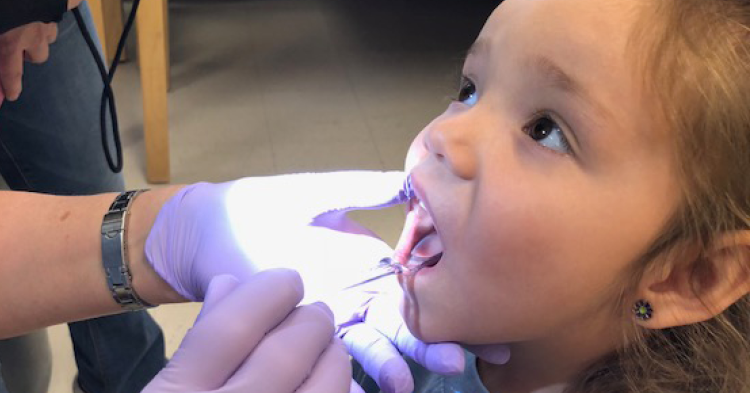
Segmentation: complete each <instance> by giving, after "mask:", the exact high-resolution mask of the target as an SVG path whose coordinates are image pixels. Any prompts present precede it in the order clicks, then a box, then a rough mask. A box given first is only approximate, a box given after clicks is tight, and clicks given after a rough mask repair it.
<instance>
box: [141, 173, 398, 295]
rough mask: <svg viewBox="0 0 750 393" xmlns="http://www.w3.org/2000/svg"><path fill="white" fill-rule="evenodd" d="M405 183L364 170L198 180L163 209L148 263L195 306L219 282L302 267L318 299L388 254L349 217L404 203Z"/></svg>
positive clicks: (385, 247) (152, 235)
mask: <svg viewBox="0 0 750 393" xmlns="http://www.w3.org/2000/svg"><path fill="white" fill-rule="evenodd" d="M404 180H405V175H404V174H403V173H402V172H390V173H382V172H363V171H360V172H334V173H320V174H294V175H283V176H272V177H258V178H245V179H240V180H237V181H232V182H227V183H219V184H211V183H198V184H193V185H190V186H187V187H185V188H183V189H181V190H180V191H179V192H178V193H177V194H175V196H173V197H172V198H171V199H170V200H169V201H167V202H166V203H165V204H164V206H163V207H162V208H161V211H160V212H159V214H158V216H157V218H156V221H155V222H154V225H153V227H152V229H151V232H150V233H149V236H148V239H147V240H146V246H145V253H146V259H147V260H148V261H149V262H150V264H151V265H152V266H153V267H154V270H155V271H156V272H157V273H158V274H159V275H160V276H161V277H162V278H163V279H164V280H165V281H166V282H167V283H168V284H169V285H171V286H172V287H173V288H174V289H175V290H176V291H177V292H178V293H179V294H181V295H182V296H183V297H185V298H186V299H189V300H192V301H200V300H202V299H203V297H204V295H205V293H206V290H207V289H208V283H209V282H210V281H211V279H213V278H214V277H216V276H219V275H223V274H229V275H232V276H234V277H237V278H238V279H239V280H240V281H244V280H246V279H247V278H249V277H250V276H252V275H253V274H255V273H257V272H258V271H262V270H266V269H270V268H278V267H285V268H290V269H294V270H297V271H298V272H299V273H300V275H301V276H302V279H303V281H304V282H305V293H306V294H307V299H308V300H320V299H322V298H324V297H325V296H326V295H328V294H330V293H331V292H336V291H338V290H339V289H341V288H344V287H345V286H347V285H349V284H351V283H352V282H354V281H355V280H356V279H357V278H359V277H361V274H362V272H363V271H364V270H366V269H368V268H370V267H373V266H375V265H376V263H377V261H378V260H379V259H380V258H383V257H385V256H388V255H391V253H392V252H393V251H392V250H391V248H390V247H388V245H386V244H385V243H383V242H382V241H380V240H379V239H377V238H374V235H373V234H372V233H371V232H370V231H368V230H367V229H366V228H363V227H361V226H359V225H357V224H355V223H353V222H352V221H350V220H348V219H346V216H345V212H346V211H347V210H351V209H352V208H354V207H361V208H373V209H374V208H379V207H384V206H390V205H394V204H397V203H401V202H403V201H404V199H405V198H404V197H403V196H401V197H399V191H400V190H401V189H402V188H403V183H404Z"/></svg>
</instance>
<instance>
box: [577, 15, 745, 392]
mask: <svg viewBox="0 0 750 393" xmlns="http://www.w3.org/2000/svg"><path fill="white" fill-rule="evenodd" d="M644 4H645V5H644V7H643V9H642V11H643V12H644V17H643V18H641V19H640V22H639V26H636V28H635V29H634V33H633V37H632V39H631V49H633V52H634V54H636V53H637V54H639V55H640V56H641V57H637V56H636V57H634V58H637V59H638V61H637V63H638V65H639V67H638V69H639V72H641V73H642V76H643V80H644V83H645V86H646V88H647V91H649V92H651V93H653V94H655V95H656V97H658V98H659V101H660V105H661V107H660V109H661V110H660V113H661V114H662V115H663V119H662V120H664V121H665V123H666V124H667V125H668V128H669V133H670V134H669V135H670V137H671V138H672V140H673V141H674V146H675V149H674V151H675V157H674V162H675V164H676V167H677V169H678V171H679V173H680V175H681V180H682V197H683V200H682V205H681V207H680V209H679V210H678V211H677V212H676V214H675V215H674V217H673V218H672V220H671V221H670V223H669V225H668V226H667V228H665V230H664V231H663V234H662V236H660V237H659V238H658V239H656V241H655V242H654V243H653V244H652V246H651V247H650V248H649V249H648V251H647V252H645V253H644V255H643V257H642V258H641V259H640V260H639V261H638V262H637V263H635V264H634V266H633V271H632V274H631V277H630V278H629V280H628V283H627V284H626V285H624V286H623V289H622V292H621V293H620V294H619V297H618V302H619V306H620V309H621V310H624V309H629V307H627V305H629V304H631V303H632V301H634V300H635V299H634V298H633V297H634V296H635V295H634V288H635V285H636V284H637V282H638V281H639V280H640V278H641V277H643V275H644V273H645V272H646V271H647V270H648V269H653V268H655V267H658V266H656V265H658V264H665V263H668V264H671V265H672V266H675V265H682V266H680V267H681V268H685V269H691V270H690V271H692V281H693V288H694V289H698V288H701V286H702V284H704V283H706V282H707V280H711V279H713V280H721V279H722V278H721V277H712V273H711V272H712V269H711V266H710V265H709V264H708V263H707V262H706V258H704V257H703V256H704V255H708V252H709V250H710V247H711V246H712V245H713V244H715V242H716V241H717V239H719V237H720V236H722V235H723V234H727V233H731V232H734V231H747V230H750V1H743V0H650V1H648V2H644ZM684 245H690V247H689V251H686V250H685V247H684ZM688 256H689V257H688ZM727 263H737V264H741V268H742V269H745V271H750V266H749V265H750V261H748V260H747V257H746V255H745V256H744V257H743V255H739V254H738V255H736V258H729V261H728V262H727ZM697 292H698V291H696V293H697ZM655 312H658V309H657V310H655ZM630 318H631V319H632V318H633V317H632V315H630ZM633 325H635V324H633ZM630 333H635V334H628V338H627V344H626V345H625V346H624V347H623V348H622V349H621V350H619V351H618V352H617V353H614V354H612V355H611V356H609V357H608V358H606V359H602V360H601V361H599V362H598V363H596V364H594V365H592V366H591V367H590V369H589V370H587V371H586V372H585V373H583V374H582V375H581V376H580V377H579V378H578V380H577V381H576V382H575V383H574V384H572V385H571V386H570V387H569V389H568V391H569V392H575V393H589V392H590V393H602V392H607V393H619V392H623V393H624V392H638V393H652V392H653V393H657V392H658V393H666V392H670V393H671V392H706V393H708V392H711V393H748V392H750V296H748V295H746V296H744V297H743V298H741V299H740V300H739V301H737V302H736V303H734V304H733V305H732V306H730V307H729V308H728V309H726V310H724V311H723V312H721V313H720V314H719V315H717V316H716V317H714V318H712V319H710V320H708V321H705V322H701V323H696V324H692V325H688V326H680V327H674V328H670V329H664V330H654V331H645V330H644V329H639V328H637V327H635V326H633V328H632V329H631V331H630Z"/></svg>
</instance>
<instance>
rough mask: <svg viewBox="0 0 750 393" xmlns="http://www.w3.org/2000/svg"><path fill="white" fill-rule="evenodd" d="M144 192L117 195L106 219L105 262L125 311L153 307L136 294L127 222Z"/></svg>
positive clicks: (110, 283)
mask: <svg viewBox="0 0 750 393" xmlns="http://www.w3.org/2000/svg"><path fill="white" fill-rule="evenodd" d="M142 191H144V190H134V191H126V192H123V193H121V194H120V195H118V196H117V198H116V199H115V201H114V202H112V205H110V206H109V211H107V213H106V214H105V215H104V219H103V220H102V263H103V265H104V273H105V275H106V277H107V285H108V286H109V290H110V292H112V298H114V299H115V301H116V302H117V304H119V305H120V306H122V308H124V309H125V310H128V311H136V310H142V309H144V308H146V307H153V306H151V305H150V304H148V303H146V302H144V301H143V300H142V299H141V298H140V297H138V294H136V293H135V290H134V289H133V286H132V284H131V280H132V276H131V274H130V268H129V266H128V255H127V243H126V236H125V235H126V233H125V229H126V223H127V216H128V208H129V207H130V204H131V203H132V202H133V200H134V199H135V198H136V197H137V196H138V194H139V193H141V192H142Z"/></svg>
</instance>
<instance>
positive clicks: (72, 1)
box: [68, 0, 83, 10]
mask: <svg viewBox="0 0 750 393" xmlns="http://www.w3.org/2000/svg"><path fill="white" fill-rule="evenodd" d="M81 3H83V0H68V9H69V10H72V9H73V8H76V7H78V6H79V5H81Z"/></svg>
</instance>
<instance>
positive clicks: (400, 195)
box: [227, 171, 406, 224]
mask: <svg viewBox="0 0 750 393" xmlns="http://www.w3.org/2000/svg"><path fill="white" fill-rule="evenodd" d="M405 180H406V175H405V174H404V172H374V171H343V172H331V173H300V174H293V175H284V176H282V177H273V176H271V177H262V178H249V179H243V180H240V181H237V182H234V183H227V185H228V186H230V187H231V189H230V190H229V191H228V192H227V205H228V206H234V205H236V206H242V208H243V209H244V210H245V211H253V212H254V211H255V210H258V212H257V214H258V216H259V217H264V215H267V214H268V213H267V211H266V210H263V208H265V207H266V206H278V205H280V204H281V205H283V206H284V208H285V209H286V211H285V214H284V216H285V217H287V218H289V217H293V218H294V219H295V220H297V221H298V222H299V223H301V224H309V223H310V221H311V220H312V219H313V218H315V217H316V216H318V215H320V214H323V213H326V212H331V211H339V210H351V209H355V208H357V209H378V208H384V207H388V206H392V205H396V204H399V203H404V202H406V195H405V194H404V192H403V191H402V190H403V189H404V183H405ZM268 190H273V192H268ZM302 195H303V196H304V198H300V196H302ZM248 198H252V200H253V202H254V206H247V203H245V201H247V200H248ZM287 224H288V223H287Z"/></svg>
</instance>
